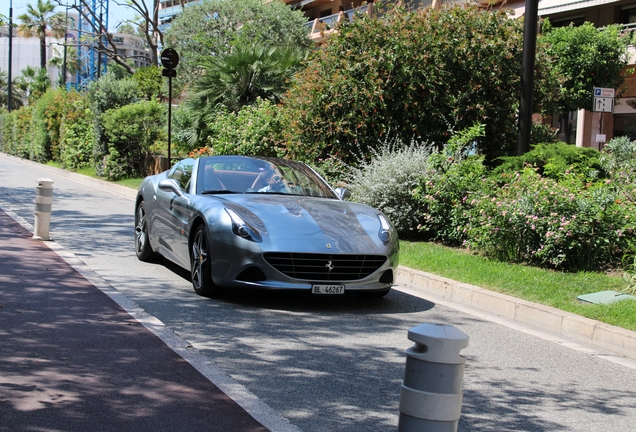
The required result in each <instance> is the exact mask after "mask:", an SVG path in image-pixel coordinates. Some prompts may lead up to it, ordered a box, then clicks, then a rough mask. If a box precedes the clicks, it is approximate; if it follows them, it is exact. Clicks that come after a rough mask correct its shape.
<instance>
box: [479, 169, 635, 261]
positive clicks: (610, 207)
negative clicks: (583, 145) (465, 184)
mask: <svg viewBox="0 0 636 432" xmlns="http://www.w3.org/2000/svg"><path fill="white" fill-rule="evenodd" d="M489 181H490V193H484V194H482V195H481V196H479V197H476V198H475V199H474V200H473V201H472V202H471V204H472V205H473V207H472V209H471V210H470V215H469V216H470V225H469V229H468V234H469V236H470V240H469V241H468V244H469V245H470V246H472V247H476V248H477V249H479V250H481V251H483V252H485V253H487V254H488V255H491V256H494V257H496V258H498V259H501V260H503V261H512V262H524V263H528V264H531V265H535V266H539V267H548V268H554V269H561V270H568V271H578V270H599V269H604V268H607V267H609V266H611V265H614V264H617V263H620V260H621V258H622V255H623V253H624V251H625V250H626V248H627V246H628V243H627V242H628V241H629V240H630V239H633V238H634V235H635V234H636V231H635V229H636V206H635V205H634V204H633V203H629V202H626V201H622V200H621V199H620V193H619V191H618V189H617V188H616V187H615V186H614V185H613V184H612V182H611V181H610V180H606V181H600V182H595V183H589V182H588V181H587V179H586V178H585V177H584V176H582V175H577V174H572V173H570V174H566V175H565V176H564V177H563V178H562V179H561V181H559V182H557V181H555V180H553V179H551V178H547V177H543V176H541V175H539V174H538V173H537V172H536V171H535V170H534V169H530V168H526V169H524V170H523V171H522V172H520V173H515V174H502V175H501V179H491V180H489ZM502 181H504V182H505V184H504V185H503V187H499V185H500V184H501V182H502Z"/></svg>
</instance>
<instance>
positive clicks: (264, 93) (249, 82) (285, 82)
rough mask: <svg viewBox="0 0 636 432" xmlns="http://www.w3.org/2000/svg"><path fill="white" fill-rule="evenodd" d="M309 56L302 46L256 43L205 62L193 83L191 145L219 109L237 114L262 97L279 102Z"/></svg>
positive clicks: (188, 133)
mask: <svg viewBox="0 0 636 432" xmlns="http://www.w3.org/2000/svg"><path fill="white" fill-rule="evenodd" d="M307 55H308V50H307V49H305V48H303V47H294V48H281V47H268V46H264V45H259V44H255V45H250V46H244V47H239V48H235V49H234V51H233V52H231V53H230V54H221V55H218V56H214V57H210V58H208V59H206V60H205V61H204V62H203V63H202V64H201V65H200V66H201V68H202V69H203V70H204V71H205V72H204V74H203V75H201V76H200V77H199V79H198V80H197V81H196V82H195V83H194V85H193V87H192V95H191V97H190V99H189V100H188V106H189V108H190V109H191V110H192V113H193V114H194V115H193V118H192V126H191V128H189V129H187V130H186V131H185V135H186V137H187V138H186V139H187V141H188V143H189V144H191V145H194V143H196V142H198V141H200V140H201V138H202V136H203V135H204V134H205V131H206V129H207V124H208V123H209V122H210V119H212V118H213V117H214V113H215V112H216V111H218V110H222V109H226V110H228V111H231V112H237V111H240V109H241V108H242V107H244V106H246V105H251V104H254V103H256V101H257V100H258V99H259V98H260V99H268V100H271V101H272V102H274V103H278V102H279V101H280V98H281V97H282V95H283V94H284V93H285V91H286V90H287V87H288V86H289V82H290V80H291V78H292V77H293V75H294V74H295V73H296V72H298V71H299V70H300V67H301V65H302V63H303V61H304V60H305V59H306V58H307Z"/></svg>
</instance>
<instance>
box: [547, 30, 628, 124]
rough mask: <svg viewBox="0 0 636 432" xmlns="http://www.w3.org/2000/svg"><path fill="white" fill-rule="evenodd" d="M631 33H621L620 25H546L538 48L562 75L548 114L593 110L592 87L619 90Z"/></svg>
mask: <svg viewBox="0 0 636 432" xmlns="http://www.w3.org/2000/svg"><path fill="white" fill-rule="evenodd" d="M629 44H631V34H629V33H628V34H621V27H620V26H618V25H610V26H608V27H605V28H602V29H597V28H595V27H594V25H592V24H591V23H589V22H586V23H585V24H583V25H581V26H578V27H575V26H573V25H570V26H568V27H552V25H551V24H550V21H549V20H546V21H545V22H544V24H543V28H542V34H541V36H540V37H539V38H538V40H537V50H538V51H542V52H544V53H545V54H547V55H548V56H550V57H551V58H552V59H553V64H552V67H553V69H554V71H555V72H556V74H558V75H560V76H561V77H563V84H562V85H561V86H560V88H559V91H558V96H557V98H556V99H554V101H553V103H552V104H546V105H545V106H544V109H543V111H544V112H545V113H548V114H553V113H556V112H567V111H574V110H577V109H581V108H585V109H587V110H591V109H592V102H593V95H592V92H593V88H594V87H608V88H615V89H619V88H620V87H621V85H622V84H623V82H624V80H625V78H624V75H623V74H622V71H623V69H624V68H625V66H627V64H628V53H627V46H628V45H629Z"/></svg>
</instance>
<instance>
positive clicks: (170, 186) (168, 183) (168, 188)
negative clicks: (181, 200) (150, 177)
mask: <svg viewBox="0 0 636 432" xmlns="http://www.w3.org/2000/svg"><path fill="white" fill-rule="evenodd" d="M159 189H161V190H162V191H164V192H174V193H175V194H177V195H178V196H180V197H181V196H183V191H182V190H181V188H180V187H179V185H178V184H177V182H176V181H174V180H172V179H165V180H161V181H160V182H159Z"/></svg>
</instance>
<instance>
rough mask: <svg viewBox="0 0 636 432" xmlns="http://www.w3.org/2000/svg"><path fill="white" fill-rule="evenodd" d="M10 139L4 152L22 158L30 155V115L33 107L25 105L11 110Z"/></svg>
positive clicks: (31, 139)
mask: <svg viewBox="0 0 636 432" xmlns="http://www.w3.org/2000/svg"><path fill="white" fill-rule="evenodd" d="M10 116H11V117H12V122H11V123H12V124H11V138H10V139H11V141H10V142H7V143H6V145H7V148H6V150H5V151H6V152H7V153H8V154H11V155H13V156H17V157H20V158H23V159H29V157H30V156H31V143H32V142H33V138H32V137H33V134H32V127H31V122H32V116H33V107H32V106H26V107H22V108H20V109H19V110H16V111H11V114H10Z"/></svg>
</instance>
